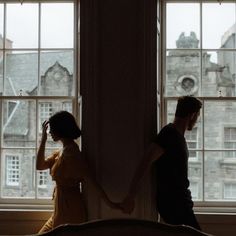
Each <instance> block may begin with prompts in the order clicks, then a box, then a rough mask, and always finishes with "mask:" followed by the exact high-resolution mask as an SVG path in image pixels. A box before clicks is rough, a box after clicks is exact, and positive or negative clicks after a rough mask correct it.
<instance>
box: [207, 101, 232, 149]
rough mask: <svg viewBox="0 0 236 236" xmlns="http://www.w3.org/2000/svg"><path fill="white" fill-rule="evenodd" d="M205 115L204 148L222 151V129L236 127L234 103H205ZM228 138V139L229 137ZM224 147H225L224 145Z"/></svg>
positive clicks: (223, 142)
mask: <svg viewBox="0 0 236 236" xmlns="http://www.w3.org/2000/svg"><path fill="white" fill-rule="evenodd" d="M204 109H205V111H204V114H205V117H204V118H205V130H204V138H205V148H206V149H223V148H226V147H227V144H225V141H227V140H225V139H224V137H225V135H224V128H225V127H232V128H234V127H236V119H235V117H236V102H233V101H219V100H217V101H207V102H205V105H204ZM229 138H230V137H229ZM224 144H225V145H226V147H225V145H224Z"/></svg>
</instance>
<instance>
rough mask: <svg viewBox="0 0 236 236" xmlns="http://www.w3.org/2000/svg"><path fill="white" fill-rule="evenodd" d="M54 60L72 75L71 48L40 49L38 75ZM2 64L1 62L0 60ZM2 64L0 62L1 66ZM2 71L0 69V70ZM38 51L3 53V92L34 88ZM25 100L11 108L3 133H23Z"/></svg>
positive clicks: (24, 131)
mask: <svg viewBox="0 0 236 236" xmlns="http://www.w3.org/2000/svg"><path fill="white" fill-rule="evenodd" d="M56 62H58V63H59V64H61V65H62V66H63V67H66V68H67V70H68V71H69V73H70V74H73V66H74V62H73V53H72V51H63V52H62V51H60V52H44V53H42V54H41V65H40V75H41V76H42V75H44V74H45V72H46V71H47V70H48V68H50V67H51V66H53V65H54V64H55V63H56ZM0 64H2V63H0ZM1 67H2V65H0V69H1ZM0 71H2V70H0ZM37 72H38V54H37V53H17V54H7V56H6V74H5V76H6V80H5V81H4V95H6V96H7V95H8V96H10V95H11V96H12V95H13V96H14V95H19V93H20V92H21V91H22V93H23V95H27V94H29V93H30V92H31V91H33V90H35V88H37V87H38V75H37ZM0 88H1V91H0V92H2V90H3V81H2V76H1V72H0ZM16 100H17V97H16ZM28 106H29V104H28V102H27V101H20V102H19V103H18V104H17V106H16V108H15V109H14V110H13V112H12V114H11V116H10V117H9V119H8V121H7V123H6V124H5V126H4V130H3V132H4V135H22V136H24V135H27V133H28V129H29V128H28V124H29V120H28V119H30V116H28V115H25V114H28V112H29V107H28Z"/></svg>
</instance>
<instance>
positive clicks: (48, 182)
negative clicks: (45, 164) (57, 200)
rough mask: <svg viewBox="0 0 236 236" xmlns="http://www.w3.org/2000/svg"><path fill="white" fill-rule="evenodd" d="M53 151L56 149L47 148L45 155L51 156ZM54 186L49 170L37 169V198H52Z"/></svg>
mask: <svg viewBox="0 0 236 236" xmlns="http://www.w3.org/2000/svg"><path fill="white" fill-rule="evenodd" d="M53 151H55V150H52V149H51V150H50V149H46V150H45V155H46V156H49V155H50V154H51V153H53ZM54 186H55V182H53V181H52V177H51V175H50V173H49V170H44V171H37V198H41V199H42V198H47V199H52V194H53V189H54Z"/></svg>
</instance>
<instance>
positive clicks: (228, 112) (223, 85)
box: [161, 0, 236, 206]
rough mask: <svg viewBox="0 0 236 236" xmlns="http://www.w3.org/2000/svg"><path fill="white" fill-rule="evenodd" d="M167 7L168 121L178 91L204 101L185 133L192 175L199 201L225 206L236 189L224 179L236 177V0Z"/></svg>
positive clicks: (165, 86) (165, 87)
mask: <svg viewBox="0 0 236 236" xmlns="http://www.w3.org/2000/svg"><path fill="white" fill-rule="evenodd" d="M162 9H163V10H164V11H165V14H164V16H165V20H164V21H163V25H162V26H163V27H164V30H163V32H165V35H163V38H162V39H163V45H164V46H163V48H162V52H163V53H162V55H163V58H162V59H163V60H162V61H163V64H162V66H163V70H162V71H163V74H162V76H161V77H162V78H164V79H163V84H162V85H163V87H162V91H163V94H162V98H163V99H162V108H163V109H162V111H163V116H162V119H163V123H167V122H170V121H172V120H173V116H174V112H175V107H176V101H177V99H178V97H179V96H182V95H193V96H195V97H198V98H200V99H201V100H202V102H203V108H202V109H201V114H200V117H199V119H198V122H197V124H196V128H195V129H193V130H192V132H191V133H189V132H187V133H186V140H187V143H188V147H189V155H190V158H189V179H190V180H191V179H192V180H193V179H194V181H195V183H194V185H196V186H197V185H198V193H199V194H198V196H197V195H196V198H194V200H195V201H196V203H197V204H199V205H204V206H205V205H210V204H217V205H224V204H226V202H227V201H229V200H230V197H226V195H227V194H228V196H229V195H230V194H231V193H230V191H232V192H233V187H228V186H226V185H224V180H225V179H227V181H228V182H230V181H231V182H232V181H233V180H235V179H236V162H235V161H232V158H235V157H236V128H235V127H236V119H235V118H236V97H235V88H236V84H235V73H236V66H235V65H236V63H235V62H236V38H235V37H236V31H235V30H236V27H235V26H236V20H235V19H236V10H235V9H236V3H235V1H227V2H225V1H223V2H222V3H221V4H219V1H214V0H213V1H208V2H207V1H200V0H199V1H168V0H165V1H164V3H163V8H162ZM225 19H227V20H225ZM216 25H217V27H215V26H216ZM222 127H223V128H222ZM196 157H197V158H196ZM230 159H231V160H230ZM194 188H195V187H193V184H192V185H191V189H192V191H193V194H195V190H194ZM229 188H232V190H229ZM226 191H227V193H226ZM227 204H229V203H227ZM230 204H233V202H232V201H231V202H230ZM234 206H235V204H234Z"/></svg>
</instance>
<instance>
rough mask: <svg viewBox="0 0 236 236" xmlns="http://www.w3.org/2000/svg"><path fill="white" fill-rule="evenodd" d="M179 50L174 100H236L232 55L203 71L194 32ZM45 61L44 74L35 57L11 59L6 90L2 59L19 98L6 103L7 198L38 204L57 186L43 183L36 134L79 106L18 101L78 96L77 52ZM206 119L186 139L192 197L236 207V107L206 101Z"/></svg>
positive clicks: (208, 61)
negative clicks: (75, 76) (38, 168)
mask: <svg viewBox="0 0 236 236" xmlns="http://www.w3.org/2000/svg"><path fill="white" fill-rule="evenodd" d="M227 35H228V36H227V37H226V36H225V35H224V37H223V39H222V48H227V47H230V45H231V43H232V42H231V41H232V37H234V36H233V34H230V33H229V32H227ZM8 43H9V44H10V43H11V41H10V40H9V41H8ZM176 46H177V50H171V51H168V52H167V57H166V83H165V96H166V97H173V96H174V97H175V96H181V95H194V96H198V97H201V96H207V97H214V96H222V98H224V97H226V96H227V97H231V96H235V68H234V64H232V63H231V62H232V58H230V56H231V54H230V53H228V52H221V51H220V52H218V53H216V57H217V58H216V59H212V57H213V56H214V55H212V54H210V53H208V52H204V51H203V52H202V69H200V68H201V67H200V64H201V62H200V56H201V53H200V50H199V40H198V39H197V37H196V34H195V33H194V32H191V33H190V35H189V36H186V35H185V34H184V33H182V34H181V35H180V36H179V39H178V40H177V41H176ZM186 48H189V49H188V50H186ZM182 49H183V50H182ZM1 57H2V55H1ZM40 57H41V61H42V63H41V64H40V68H38V54H37V53H35V52H27V53H7V54H6V57H5V61H6V74H5V81H4V84H3V80H2V72H1V71H2V68H3V61H2V60H0V81H1V87H0V89H1V91H0V92H1V93H2V94H4V95H6V96H7V95H8V96H16V99H14V100H12V99H11V100H10V99H9V100H3V101H2V103H1V106H2V109H3V110H4V113H3V114H4V117H3V120H2V123H3V131H2V132H3V140H2V145H3V152H2V154H1V157H2V163H1V166H2V170H3V171H2V174H1V183H2V188H1V190H0V191H1V195H2V196H3V197H13V196H17V197H18V198H20V197H24V198H25V197H29V198H34V197H35V191H36V192H37V194H36V196H37V197H39V198H43V197H49V196H51V191H52V187H53V184H52V182H51V181H50V178H48V172H38V176H37V179H35V155H36V150H37V147H35V144H36V143H37V140H38V139H40V127H35V119H39V120H38V124H41V123H42V121H43V120H45V119H47V118H48V117H49V116H50V115H51V114H53V113H54V112H56V111H58V110H61V109H66V110H69V111H72V102H71V100H68V99H61V100H54V101H53V100H50V99H49V100H46V101H45V100H40V99H39V100H38V102H37V104H36V102H35V101H33V100H30V99H29V100H27V99H24V100H19V99H18V100H17V96H35V95H39V96H51V95H53V96H73V94H74V91H73V87H74V86H73V83H74V82H73V81H74V80H73V64H74V63H73V52H72V51H51V52H48V51H47V52H43V53H42V54H41V55H40ZM22 68H24V69H22ZM38 70H40V76H39V77H38V76H37V75H38V73H37V71H38ZM174 107H175V102H173V101H169V102H168V109H167V119H168V121H171V120H172V119H173V116H174ZM203 115H204V124H203V119H200V120H199V122H198V124H197V125H196V128H194V129H193V131H192V132H188V133H186V139H187V141H188V146H189V150H190V151H189V156H190V159H189V178H190V182H191V191H192V195H193V197H194V199H195V200H203V199H204V200H216V201H217V200H222V199H223V200H227V199H228V200H235V199H236V181H235V180H236V152H235V151H228V152H224V151H223V150H224V149H231V148H236V119H235V118H236V103H235V102H233V101H227V100H224V99H222V100H220V102H215V101H206V102H205V104H204V113H202V116H203ZM203 134H204V135H203ZM203 138H204V142H203ZM48 147H49V148H48V151H49V152H51V151H52V150H54V149H55V148H56V147H57V146H55V144H53V142H52V141H51V140H50V139H49V142H48ZM203 151H204V152H203ZM3 167H4V168H3ZM203 176H204V177H203ZM203 178H204V180H203ZM203 183H204V184H203ZM203 188H204V189H205V191H203ZM203 192H204V193H205V196H204V197H203Z"/></svg>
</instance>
